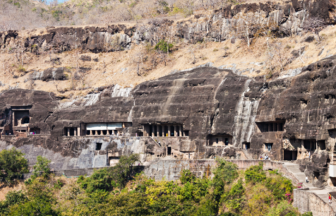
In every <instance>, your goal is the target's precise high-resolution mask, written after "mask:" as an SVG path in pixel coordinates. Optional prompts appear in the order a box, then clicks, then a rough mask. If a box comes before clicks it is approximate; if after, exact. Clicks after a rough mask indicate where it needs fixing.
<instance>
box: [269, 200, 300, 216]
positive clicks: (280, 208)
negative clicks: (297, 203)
mask: <svg viewBox="0 0 336 216" xmlns="http://www.w3.org/2000/svg"><path fill="white" fill-rule="evenodd" d="M282 215H284V216H285V215H286V216H292V215H293V216H295V215H299V212H298V210H297V209H296V208H295V207H294V206H292V205H291V204H289V203H288V202H286V201H282V202H280V203H279V204H278V205H277V206H276V207H273V208H271V209H270V211H269V212H268V214H267V216H282Z"/></svg>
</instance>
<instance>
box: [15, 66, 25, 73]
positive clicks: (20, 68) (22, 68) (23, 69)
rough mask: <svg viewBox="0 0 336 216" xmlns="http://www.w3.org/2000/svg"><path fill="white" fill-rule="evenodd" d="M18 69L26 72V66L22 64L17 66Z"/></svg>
mask: <svg viewBox="0 0 336 216" xmlns="http://www.w3.org/2000/svg"><path fill="white" fill-rule="evenodd" d="M17 70H18V71H19V72H26V68H24V67H23V66H22V65H19V66H18V68H17Z"/></svg>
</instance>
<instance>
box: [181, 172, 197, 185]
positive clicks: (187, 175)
mask: <svg viewBox="0 0 336 216" xmlns="http://www.w3.org/2000/svg"><path fill="white" fill-rule="evenodd" d="M195 179H196V176H195V174H193V173H192V172H190V170H183V171H182V172H181V177H180V181H181V183H182V184H185V183H187V182H194V181H195Z"/></svg>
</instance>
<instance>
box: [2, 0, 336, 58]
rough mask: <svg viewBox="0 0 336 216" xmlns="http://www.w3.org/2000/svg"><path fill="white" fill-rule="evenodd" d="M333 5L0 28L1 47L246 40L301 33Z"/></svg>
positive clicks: (271, 5)
mask: <svg viewBox="0 0 336 216" xmlns="http://www.w3.org/2000/svg"><path fill="white" fill-rule="evenodd" d="M334 10H335V7H334V5H333V4H331V3H330V1H327V0H318V1H311V0H306V1H298V0H292V1H290V2H285V3H283V2H266V3H245V4H239V5H228V6H227V7H224V8H221V9H220V10H216V11H214V12H213V13H212V14H211V15H210V16H208V15H197V16H194V17H193V18H191V19H189V20H184V21H179V22H174V21H172V20H168V19H164V20H153V21H149V22H148V23H146V24H139V25H136V26H131V27H126V26H125V25H109V26H107V27H93V26H86V27H57V28H54V27H50V28H48V29H47V30H46V32H45V33H43V34H39V35H31V36H29V37H27V38H22V37H20V35H19V33H18V32H16V31H9V32H2V33H0V39H1V40H0V47H2V48H5V47H8V46H10V47H13V44H12V45H10V44H11V43H12V42H14V41H15V40H16V39H17V38H18V39H20V40H23V41H24V46H25V48H26V50H27V51H31V52H32V50H33V48H34V52H36V53H38V52H41V51H42V50H49V49H54V50H55V51H57V52H63V51H68V50H73V49H82V50H86V51H90V52H95V53H97V52H112V51H118V50H124V49H129V48H130V47H131V45H132V44H140V43H142V42H150V43H152V44H156V43H157V42H159V40H161V39H164V38H167V37H168V38H172V37H173V38H175V39H185V40H187V41H189V42H191V43H196V42H202V41H224V40H228V39H232V41H234V39H235V38H242V39H246V40H251V39H252V38H253V37H254V36H255V35H262V34H264V33H263V31H259V30H263V29H268V30H267V31H271V32H272V33H273V34H274V35H277V36H279V37H284V36H289V35H292V34H298V33H300V32H301V31H302V27H303V22H304V21H305V20H307V19H309V18H310V17H318V18H320V19H323V20H325V21H326V23H328V24H334V20H335V19H334ZM246 32H247V33H246ZM257 32H258V33H257ZM256 33H257V34H256ZM250 42H251V41H249V43H250Z"/></svg>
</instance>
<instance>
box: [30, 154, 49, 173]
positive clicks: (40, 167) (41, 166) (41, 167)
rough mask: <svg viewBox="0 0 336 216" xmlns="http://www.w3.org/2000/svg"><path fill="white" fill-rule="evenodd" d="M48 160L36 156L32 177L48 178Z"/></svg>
mask: <svg viewBox="0 0 336 216" xmlns="http://www.w3.org/2000/svg"><path fill="white" fill-rule="evenodd" d="M49 164H50V160H48V159H47V158H45V157H42V156H40V155H39V156H37V162H36V164H35V165H34V171H33V175H32V178H33V179H34V178H36V177H39V176H42V177H43V178H49V176H50V173H51V171H50V168H49Z"/></svg>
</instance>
